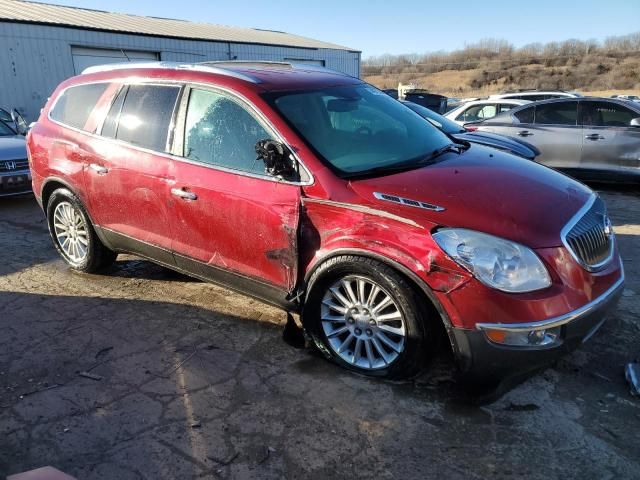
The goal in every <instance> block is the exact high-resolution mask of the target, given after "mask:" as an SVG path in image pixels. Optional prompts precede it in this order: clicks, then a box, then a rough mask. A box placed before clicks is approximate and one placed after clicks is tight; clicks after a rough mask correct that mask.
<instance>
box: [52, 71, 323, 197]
mask: <svg viewBox="0 0 640 480" xmlns="http://www.w3.org/2000/svg"><path fill="white" fill-rule="evenodd" d="M94 83H107V84H109V83H120V84H121V85H122V86H125V85H134V84H147V83H150V84H159V85H166V84H171V85H176V86H180V87H183V86H192V85H197V86H202V87H207V88H213V89H219V90H221V91H224V92H227V93H229V94H230V95H232V96H235V97H237V98H238V99H240V100H241V101H242V102H243V103H245V104H247V105H249V106H250V108H251V110H252V111H253V112H255V113H256V114H257V115H258V116H259V117H260V118H261V119H262V120H263V121H264V122H265V124H266V125H267V126H268V127H269V130H271V132H272V133H273V134H274V136H275V137H276V139H277V140H278V141H280V142H282V143H283V144H284V145H286V146H287V148H288V149H289V151H290V152H291V154H292V155H293V156H294V158H295V159H296V161H297V162H298V165H300V166H301V167H302V169H304V171H305V172H306V174H307V176H308V177H309V179H308V180H307V181H303V182H292V181H289V180H283V179H281V178H275V177H270V176H268V175H256V174H251V173H249V172H242V171H241V170H233V169H230V168H224V167H221V166H218V165H210V164H204V163H199V162H197V163H196V162H193V161H188V159H185V158H184V157H180V156H177V155H174V154H172V153H167V152H158V151H155V150H150V149H148V148H144V147H140V146H138V145H134V144H132V143H128V142H124V141H122V140H117V139H115V138H108V137H103V136H102V135H99V134H97V133H92V132H88V131H86V130H82V129H79V128H76V127H72V126H71V125H67V124H66V123H62V122H59V121H57V120H54V119H53V118H51V111H52V110H53V109H54V108H55V105H56V104H57V103H58V101H59V100H60V97H62V95H63V94H64V92H66V91H67V90H68V89H70V88H73V87H78V86H81V85H90V84H94ZM122 86H121V87H120V88H122ZM118 91H120V90H118ZM116 97H117V94H116V95H115V96H114V97H113V99H112V102H113V101H115V98H116ZM178 103H179V102H178V101H176V104H178ZM109 108H111V107H109ZM108 114H109V112H108V111H107V113H106V115H108ZM106 115H105V118H106ZM47 119H48V120H49V121H50V122H52V123H54V124H56V125H59V126H61V127H64V128H68V129H69V130H71V131H74V132H77V133H80V134H83V135H87V136H89V137H93V138H99V139H101V140H104V141H107V142H113V143H116V144H118V145H122V146H126V147H129V148H133V149H134V150H139V151H141V152H144V153H150V154H153V155H160V156H161V157H165V158H168V159H170V160H176V161H180V162H185V163H191V164H193V165H198V166H201V167H205V168H211V169H213V170H220V171H223V172H227V173H234V174H236V175H241V176H244V177H251V178H258V179H261V180H265V181H268V182H276V183H283V184H287V185H294V186H298V187H303V186H310V185H313V184H314V183H315V177H314V176H313V174H312V173H311V170H309V169H308V168H307V166H306V165H305V164H304V163H303V162H302V160H301V159H300V157H299V156H298V155H297V153H296V152H295V151H294V150H293V148H291V146H290V145H289V143H288V142H286V141H285V139H284V137H283V136H282V135H281V134H280V132H279V131H278V130H277V129H276V128H275V127H274V126H273V123H271V121H270V120H269V119H268V118H267V117H266V116H265V115H264V114H263V113H262V112H261V111H260V110H258V109H257V108H256V107H255V106H254V105H253V103H252V102H251V101H250V100H249V99H247V98H246V97H245V96H244V95H242V94H240V93H238V92H235V91H233V90H231V89H228V88H226V87H220V86H218V85H213V84H211V83H206V82H191V81H188V80H162V79H153V81H151V82H148V81H145V79H141V78H139V77H125V78H114V79H112V80H96V81H93V82H84V83H77V84H74V85H69V86H68V87H65V88H64V89H63V90H62V91H61V92H60V94H59V95H58V96H57V97H56V99H55V100H54V102H53V104H52V105H51V107H49V110H48V111H47ZM103 123H104V120H103ZM102 126H103V125H101V126H100V127H101V131H102Z"/></svg>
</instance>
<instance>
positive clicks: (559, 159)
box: [472, 97, 640, 181]
mask: <svg viewBox="0 0 640 480" xmlns="http://www.w3.org/2000/svg"><path fill="white" fill-rule="evenodd" d="M472 128H473V129H475V128H477V129H478V130H480V131H485V132H493V133H498V134H501V135H507V136H510V137H514V138H522V139H525V140H526V141H527V142H528V143H531V144H532V145H534V146H535V147H537V148H538V149H539V150H540V152H541V154H540V156H539V157H538V158H537V159H536V161H538V162H540V163H543V164H545V165H548V166H550V167H554V168H557V169H560V170H563V171H566V172H567V173H568V174H570V175H573V176H576V177H580V178H582V179H585V180H607V181H628V180H631V181H640V105H637V106H636V104H633V103H631V102H628V101H624V100H616V99H611V98H597V97H582V98H562V99H553V100H544V101H541V102H535V103H530V104H527V105H522V106H521V107H516V108H514V109H512V110H509V111H508V112H505V113H503V114H500V115H497V116H495V117H493V118H490V119H488V120H485V121H483V122H480V123H474V124H473V126H472Z"/></svg>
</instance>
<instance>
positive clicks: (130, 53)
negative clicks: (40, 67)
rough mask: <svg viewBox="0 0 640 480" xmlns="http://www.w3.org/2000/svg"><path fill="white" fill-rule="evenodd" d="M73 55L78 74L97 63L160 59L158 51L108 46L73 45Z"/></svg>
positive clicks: (74, 66)
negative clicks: (87, 46) (117, 48)
mask: <svg viewBox="0 0 640 480" xmlns="http://www.w3.org/2000/svg"><path fill="white" fill-rule="evenodd" d="M71 55H72V56H73V68H74V70H75V73H76V75H79V74H81V73H82V71H83V70H84V69H85V68H88V67H93V66H95V65H106V64H108V63H122V62H127V61H131V62H149V61H154V60H158V59H159V58H160V56H159V55H158V53H156V52H141V51H136V50H115V49H113V50H112V49H106V48H85V47H71Z"/></svg>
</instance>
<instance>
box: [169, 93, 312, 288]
mask: <svg viewBox="0 0 640 480" xmlns="http://www.w3.org/2000/svg"><path fill="white" fill-rule="evenodd" d="M180 111H181V114H180V118H181V120H180V126H181V127H180V130H179V132H177V142H176V146H175V149H174V153H175V154H176V155H177V156H180V157H181V158H182V160H181V161H180V160H176V161H174V163H173V177H174V179H175V185H173V187H172V197H171V205H172V216H171V222H172V230H173V232H174V241H173V250H174V254H175V257H176V262H177V264H178V265H179V266H180V267H182V268H184V269H185V270H188V271H191V272H193V273H196V274H198V275H200V276H202V277H205V278H207V279H211V280H214V281H219V282H221V283H224V284H226V285H229V286H231V287H233V286H234V282H239V283H244V285H238V286H239V289H241V290H247V289H250V290H251V291H252V292H253V293H254V294H255V295H256V296H259V297H262V298H265V299H267V300H271V298H270V297H272V296H273V295H281V296H282V297H284V296H286V293H288V292H291V291H292V290H293V289H294V287H295V284H296V278H297V267H298V265H297V263H298V262H297V260H298V257H297V231H298V222H299V211H300V183H299V182H290V181H282V180H278V179H276V178H273V177H271V176H268V175H267V174H265V171H264V164H263V163H262V161H261V160H257V159H256V152H255V145H256V142H257V141H258V140H263V139H265V138H272V139H273V138H277V137H276V136H275V133H274V132H273V130H272V129H271V128H270V127H269V125H268V124H267V123H266V121H265V120H264V119H263V118H262V116H261V115H260V114H259V113H258V112H257V111H255V110H254V109H253V108H252V107H251V106H250V105H248V104H246V103H245V102H244V101H241V100H239V99H238V98H236V97H235V96H232V95H231V94H229V93H226V92H222V91H218V90H215V89H207V88H200V87H198V88H193V89H191V90H190V91H189V92H188V93H187V94H185V96H184V99H183V105H182V107H181V109H180ZM247 280H250V281H252V282H251V286H250V287H247V285H248V284H247ZM256 285H257V286H256ZM278 292H280V293H278Z"/></svg>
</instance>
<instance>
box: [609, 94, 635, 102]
mask: <svg viewBox="0 0 640 480" xmlns="http://www.w3.org/2000/svg"><path fill="white" fill-rule="evenodd" d="M611 98H617V99H618V100H629V101H630V102H638V103H640V97H639V96H638V95H611Z"/></svg>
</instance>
